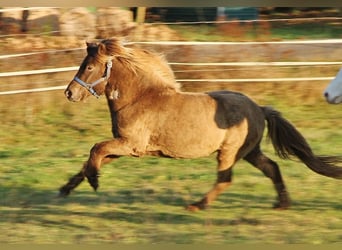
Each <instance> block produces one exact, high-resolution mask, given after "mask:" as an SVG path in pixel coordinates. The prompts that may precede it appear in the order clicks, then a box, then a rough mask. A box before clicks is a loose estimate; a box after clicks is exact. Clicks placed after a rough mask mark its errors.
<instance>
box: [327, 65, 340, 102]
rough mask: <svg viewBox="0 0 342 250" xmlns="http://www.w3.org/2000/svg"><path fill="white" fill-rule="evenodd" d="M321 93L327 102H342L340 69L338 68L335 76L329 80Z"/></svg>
mask: <svg viewBox="0 0 342 250" xmlns="http://www.w3.org/2000/svg"><path fill="white" fill-rule="evenodd" d="M323 93H324V94H323V95H324V97H325V99H326V101H327V102H328V103H330V104H339V103H342V69H340V71H339V72H338V73H337V75H336V77H335V78H334V79H333V80H332V81H331V82H330V84H329V85H328V86H327V87H326V89H325V90H324V92H323Z"/></svg>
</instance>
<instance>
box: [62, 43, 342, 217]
mask: <svg viewBox="0 0 342 250" xmlns="http://www.w3.org/2000/svg"><path fill="white" fill-rule="evenodd" d="M87 46H88V47H87V52H88V54H87V56H86V57H85V59H84V61H83V63H82V64H81V66H80V68H79V71H78V72H77V74H76V76H75V78H74V79H73V80H72V81H71V82H70V84H69V86H68V87H67V89H66V90H65V95H66V97H67V98H68V99H69V100H70V101H81V100H84V99H85V98H87V97H88V96H90V95H91V94H93V95H95V96H100V95H103V94H105V95H106V97H107V101H108V107H109V110H110V112H111V117H112V132H113V136H114V138H113V139H112V140H109V141H103V142H100V143H97V144H95V145H94V146H93V148H92V149H91V150H90V156H89V159H88V160H87V161H86V162H85V164H84V166H83V168H82V169H81V171H80V172H79V173H78V174H76V175H75V176H73V177H72V178H71V179H70V180H69V182H68V183H67V184H66V185H64V186H63V187H61V189H60V195H61V196H66V195H68V194H69V193H70V191H71V190H72V189H74V188H75V187H76V186H77V185H79V184H80V183H81V182H82V181H83V180H84V179H85V178H87V179H88V182H89V183H90V185H91V186H92V187H93V188H94V189H95V190H96V189H97V188H98V175H99V171H100V168H101V166H102V165H103V164H104V163H107V162H109V161H110V160H112V159H115V158H118V157H120V156H143V155H154V156H164V157H172V158H196V157H202V156H208V155H210V154H212V153H213V152H217V161H218V168H217V171H218V172H217V180H216V183H215V184H214V186H213V188H212V189H211V190H210V191H209V192H208V193H207V194H206V195H205V196H204V198H203V199H201V200H200V201H199V202H196V203H193V204H191V205H189V206H188V209H189V210H192V211H194V210H198V209H204V208H206V207H207V206H208V205H209V204H210V203H211V202H212V201H213V200H214V199H215V198H216V197H217V196H218V195H219V194H220V193H221V192H222V191H223V190H224V189H225V188H226V187H228V186H229V185H230V184H231V181H232V167H233V165H234V164H235V162H236V161H238V160H239V159H241V158H243V159H245V160H246V161H248V162H249V163H251V164H252V165H253V166H255V167H257V168H259V169H260V170H261V171H262V172H263V173H264V174H265V175H266V176H267V177H269V178H270V179H271V180H272V182H273V184H274V186H275V189H276V191H277V194H278V197H277V199H278V201H277V202H276V204H275V208H279V209H285V208H288V207H289V206H290V199H289V196H288V193H287V191H286V188H285V184H284V181H283V178H282V176H281V173H280V170H279V167H278V165H277V163H276V162H274V161H272V160H271V159H269V158H268V157H267V156H265V155H264V154H263V153H262V151H261V149H260V142H261V140H262V137H263V131H264V127H265V120H266V121H267V125H268V136H269V137H270V138H271V140H272V143H273V145H274V148H275V150H276V152H277V153H278V155H279V156H280V157H281V158H285V159H286V158H289V157H290V156H296V157H298V158H299V159H300V160H301V161H302V162H304V163H305V164H306V165H307V166H308V167H309V168H310V169H311V170H313V171H314V172H316V173H319V174H322V175H325V176H328V177H333V178H338V179H341V178H342V168H340V167H338V166H335V165H333V164H334V162H337V161H339V160H340V159H339V158H337V157H326V156H316V155H314V154H313V152H312V150H311V148H310V146H309V145H308V144H307V142H306V141H305V139H304V138H303V136H302V135H301V134H300V133H299V132H298V131H297V130H296V129H295V127H294V126H292V125H291V124H290V123H289V122H288V121H286V120H285V119H284V118H282V116H281V115H280V113H279V112H277V111H276V110H274V109H272V108H270V107H260V106H258V105H257V104H255V103H254V102H253V101H251V100H250V99H249V98H248V97H246V96H244V95H243V94H240V93H235V92H231V91H215V92H209V93H186V92H181V91H180V89H179V85H178V84H177V83H176V81H175V79H174V75H173V72H172V70H171V69H170V67H169V66H168V64H167V62H166V60H165V59H164V58H163V57H161V56H160V55H156V54H154V53H151V52H148V51H145V50H142V49H136V48H135V49H134V48H127V47H124V46H122V44H121V43H120V41H119V40H117V39H108V40H103V41H102V42H100V43H98V44H96V43H88V44H87Z"/></svg>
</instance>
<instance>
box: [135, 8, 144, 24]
mask: <svg viewBox="0 0 342 250" xmlns="http://www.w3.org/2000/svg"><path fill="white" fill-rule="evenodd" d="M145 15H146V7H138V11H137V17H136V20H135V21H136V22H137V23H139V24H140V23H144V22H145Z"/></svg>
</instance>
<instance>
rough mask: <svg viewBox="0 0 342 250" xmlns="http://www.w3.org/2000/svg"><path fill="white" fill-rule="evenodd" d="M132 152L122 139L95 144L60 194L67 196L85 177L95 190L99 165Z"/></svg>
mask: <svg viewBox="0 0 342 250" xmlns="http://www.w3.org/2000/svg"><path fill="white" fill-rule="evenodd" d="M132 153H133V152H132V150H131V147H130V146H129V145H128V143H127V142H126V141H125V140H122V139H114V140H111V141H104V142H100V143H97V144H95V145H94V146H93V147H92V149H91V150H90V155H89V159H88V161H86V162H85V163H84V165H83V168H82V170H81V171H80V172H79V173H78V174H76V175H75V176H73V177H72V178H71V179H70V180H69V182H68V183H67V184H66V185H64V186H63V187H61V189H60V195H61V196H67V195H68V194H69V193H70V192H71V191H72V190H73V189H74V188H76V187H77V186H78V185H79V184H80V183H81V182H82V181H83V180H84V179H85V178H87V179H88V182H89V184H90V185H91V186H92V187H93V188H94V190H97V188H98V186H99V184H98V176H99V170H100V168H101V166H102V165H103V164H105V163H108V162H110V161H111V160H112V159H114V158H118V157H120V156H122V155H131V154H132Z"/></svg>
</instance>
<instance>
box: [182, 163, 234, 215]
mask: <svg viewBox="0 0 342 250" xmlns="http://www.w3.org/2000/svg"><path fill="white" fill-rule="evenodd" d="M232 174H233V171H232V168H228V169H226V170H222V171H218V173H217V181H216V183H215V185H214V187H213V188H212V189H211V190H210V191H209V192H208V193H207V194H206V195H205V197H204V198H203V199H202V200H200V201H199V202H195V203H193V204H191V205H189V206H188V207H187V210H190V211H197V210H203V209H205V208H207V207H208V206H209V204H210V203H211V202H213V201H214V200H215V198H216V197H217V196H218V195H219V194H220V193H222V192H223V191H224V189H226V188H227V187H228V186H230V184H231V181H232Z"/></svg>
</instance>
